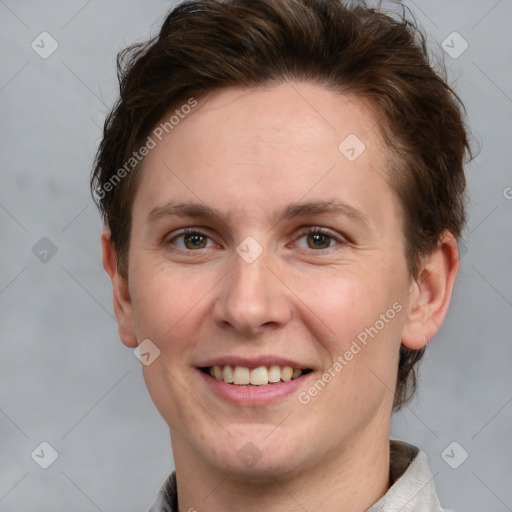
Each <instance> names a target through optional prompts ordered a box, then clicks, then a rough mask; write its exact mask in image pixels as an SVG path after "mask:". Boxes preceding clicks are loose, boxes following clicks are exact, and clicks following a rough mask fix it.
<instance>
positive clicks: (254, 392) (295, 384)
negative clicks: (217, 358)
mask: <svg viewBox="0 0 512 512" xmlns="http://www.w3.org/2000/svg"><path fill="white" fill-rule="evenodd" d="M198 372H199V374H200V375H201V377H202V379H203V380H204V382H205V383H206V384H207V386H208V387H209V388H210V389H211V390H212V391H213V392H214V393H215V394H216V395H217V396H219V397H221V398H222V399H224V400H226V401H227V402H231V403H233V404H236V405H240V406H244V407H262V406H265V405H268V404H271V403H273V402H275V401H277V400H279V399H280V398H283V397H286V396H289V395H292V394H293V393H295V394H296V393H297V390H298V389H299V388H300V387H301V386H302V385H303V384H304V382H305V381H306V379H308V378H309V377H310V376H311V375H312V374H313V372H310V373H307V374H306V375H302V376H301V377H297V378H296V379H293V380H289V381H288V382H278V383H275V384H267V385H266V386H237V385H234V384H227V383H226V382H223V381H221V380H217V379H215V378H214V377H211V376H210V375H208V374H206V373H204V372H202V371H201V370H198Z"/></svg>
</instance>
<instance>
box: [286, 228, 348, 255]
mask: <svg viewBox="0 0 512 512" xmlns="http://www.w3.org/2000/svg"><path fill="white" fill-rule="evenodd" d="M312 233H319V234H322V235H327V236H329V237H330V238H332V239H333V240H334V241H335V242H337V244H336V245H348V244H350V243H351V242H350V240H349V239H348V238H347V237H345V236H343V235H341V234H339V233H338V232H336V231H333V230H332V229H329V228H324V227H320V226H314V225H312V226H306V227H303V228H301V229H300V232H299V236H298V237H297V238H296V239H295V241H294V243H296V242H297V240H299V239H300V238H302V237H303V236H304V235H309V234H312ZM335 247H336V246H331V247H326V248H325V249H307V250H310V251H313V252H318V253H321V252H324V251H330V250H332V249H334V248H335Z"/></svg>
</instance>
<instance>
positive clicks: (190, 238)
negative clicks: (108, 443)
mask: <svg viewBox="0 0 512 512" xmlns="http://www.w3.org/2000/svg"><path fill="white" fill-rule="evenodd" d="M168 243H170V244H172V245H175V246H177V247H178V248H179V249H182V250H192V251H193V250H197V249H206V248H209V247H212V246H213V245H215V244H213V241H212V240H211V239H210V237H209V236H207V235H205V234H204V233H202V232H201V231H198V230H195V229H186V230H183V231H182V232H181V233H180V234H178V235H176V236H174V237H173V238H171V239H170V240H169V242H168Z"/></svg>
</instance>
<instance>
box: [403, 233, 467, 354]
mask: <svg viewBox="0 0 512 512" xmlns="http://www.w3.org/2000/svg"><path fill="white" fill-rule="evenodd" d="M458 271H459V255H458V250H457V241H456V239H455V237H454V236H453V235H452V234H451V233H449V232H447V231H445V232H443V233H442V234H441V236H440V237H439V240H438V244H437V247H436V249H435V250H434V252H433V253H432V254H430V255H429V256H427V257H426V258H425V259H424V261H423V264H422V268H421V271H420V273H419V276H418V277H417V278H416V280H415V282H414V283H413V286H412V290H411V300H410V306H409V313H408V319H407V322H406V325H405V326H404V330H403V332H402V345H404V346H405V347H407V348H410V349H413V350H418V349H421V348H424V347H425V346H426V345H427V343H428V342H429V341H430V340H431V339H432V338H433V337H434V336H435V335H436V333H437V331H438V330H439V328H440V327H441V324H442V323H443V321H444V319H445V317H446V313H447V312H448V307H449V305H450V300H451V296H452V291H453V287H454V284H455V278H456V277H457V273H458Z"/></svg>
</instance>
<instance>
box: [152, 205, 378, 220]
mask: <svg viewBox="0 0 512 512" xmlns="http://www.w3.org/2000/svg"><path fill="white" fill-rule="evenodd" d="M325 213H331V214H337V215H344V216H346V217H348V218H349V219H351V220H354V221H356V222H358V223H361V224H366V225H370V222H369V220H368V218H367V217H366V215H365V214H364V213H363V212H362V211H360V210H358V209H357V208H354V207H353V206H351V205H349V204H348V203H345V202H344V201H341V200H339V199H328V200H326V201H309V202H303V203H291V204H289V205H288V206H286V207H285V208H284V209H283V210H282V211H281V213H280V214H278V215H277V217H278V218H279V219H280V220H284V219H288V220H291V219H294V218H297V217H305V216H307V215H320V214H325ZM173 216H178V217H190V218H195V219H205V220H215V219H217V220H220V221H221V222H222V223H226V219H225V215H224V214H223V213H222V212H221V211H219V210H217V209H215V208H212V207H210V206H207V205H204V204H201V203H194V202H188V203H179V202H174V201H169V202H168V203H165V204H163V205H160V206H156V207H155V208H153V209H152V210H151V211H150V212H149V214H148V217H147V219H148V222H154V221H156V220H159V219H161V218H166V217H173Z"/></svg>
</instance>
